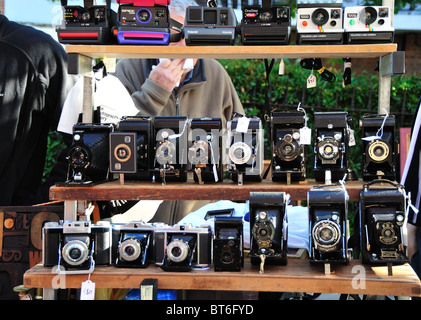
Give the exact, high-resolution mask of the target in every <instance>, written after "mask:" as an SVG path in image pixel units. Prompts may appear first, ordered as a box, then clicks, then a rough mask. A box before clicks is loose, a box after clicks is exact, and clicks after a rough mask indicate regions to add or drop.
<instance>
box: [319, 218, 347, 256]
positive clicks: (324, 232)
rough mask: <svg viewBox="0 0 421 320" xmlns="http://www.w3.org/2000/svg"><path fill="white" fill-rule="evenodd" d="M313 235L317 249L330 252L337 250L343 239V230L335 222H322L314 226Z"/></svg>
mask: <svg viewBox="0 0 421 320" xmlns="http://www.w3.org/2000/svg"><path fill="white" fill-rule="evenodd" d="M312 235H313V240H314V243H315V246H316V249H318V250H320V251H325V252H329V251H333V250H336V246H337V245H338V243H339V241H340V239H341V237H340V235H341V229H340V227H339V225H338V224H337V223H336V222H334V221H331V220H321V221H319V222H317V223H316V224H315V225H314V227H313V231H312Z"/></svg>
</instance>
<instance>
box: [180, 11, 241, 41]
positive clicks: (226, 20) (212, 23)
mask: <svg viewBox="0 0 421 320" xmlns="http://www.w3.org/2000/svg"><path fill="white" fill-rule="evenodd" d="M183 31H184V39H185V40H186V45H188V46H199V45H233V44H234V43H235V40H236V37H237V18H236V16H235V13H234V10H233V9H232V8H227V7H201V6H190V7H188V8H187V9H186V22H185V24H184V28H183Z"/></svg>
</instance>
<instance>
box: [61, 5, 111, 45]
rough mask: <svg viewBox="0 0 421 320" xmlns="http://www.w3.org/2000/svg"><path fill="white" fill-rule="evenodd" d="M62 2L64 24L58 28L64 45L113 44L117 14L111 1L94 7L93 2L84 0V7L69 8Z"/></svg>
mask: <svg viewBox="0 0 421 320" xmlns="http://www.w3.org/2000/svg"><path fill="white" fill-rule="evenodd" d="M67 3H68V1H67V0H61V5H62V7H63V22H62V25H61V26H60V27H58V28H57V30H56V31H57V36H58V40H59V42H60V43H63V44H109V43H112V42H113V37H112V28H113V27H114V26H115V25H116V23H117V14H116V13H115V12H114V11H113V10H112V9H111V0H106V4H105V5H94V1H93V0H84V1H83V3H84V6H83V7H82V6H68V5H67Z"/></svg>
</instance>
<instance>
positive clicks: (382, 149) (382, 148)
mask: <svg viewBox="0 0 421 320" xmlns="http://www.w3.org/2000/svg"><path fill="white" fill-rule="evenodd" d="M367 154H368V156H369V157H370V159H371V160H372V161H373V162H375V163H382V162H385V161H386V159H387V158H388V157H389V154H390V144H389V143H388V142H387V141H385V140H374V141H371V142H370V143H369V144H368V145H367Z"/></svg>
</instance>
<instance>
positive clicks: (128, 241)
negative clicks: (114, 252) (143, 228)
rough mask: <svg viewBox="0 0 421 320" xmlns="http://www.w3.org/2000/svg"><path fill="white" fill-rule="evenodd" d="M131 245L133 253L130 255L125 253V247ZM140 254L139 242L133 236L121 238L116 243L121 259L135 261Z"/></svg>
mask: <svg viewBox="0 0 421 320" xmlns="http://www.w3.org/2000/svg"><path fill="white" fill-rule="evenodd" d="M129 246H131V247H132V248H133V249H134V253H133V254H132V255H128V254H127V253H126V248H127V247H129ZM141 254H142V246H141V245H140V244H139V241H138V240H136V239H133V238H128V239H125V240H123V241H122V242H121V243H120V244H119V245H118V255H119V258H120V259H121V260H124V261H128V262H132V261H135V260H136V259H138V258H139V257H140V255H141Z"/></svg>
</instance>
